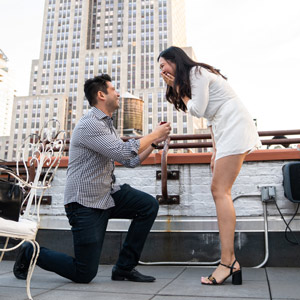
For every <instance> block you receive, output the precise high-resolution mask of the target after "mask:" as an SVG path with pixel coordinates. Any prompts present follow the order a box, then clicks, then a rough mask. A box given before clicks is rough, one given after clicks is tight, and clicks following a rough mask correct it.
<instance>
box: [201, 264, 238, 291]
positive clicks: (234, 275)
mask: <svg viewBox="0 0 300 300" xmlns="http://www.w3.org/2000/svg"><path fill="white" fill-rule="evenodd" d="M235 263H236V259H235V260H234V262H233V263H232V265H231V266H227V265H224V264H222V263H220V265H222V266H224V267H226V268H228V269H230V274H229V275H228V276H227V277H225V278H224V279H223V280H222V281H221V282H217V280H216V279H215V277H213V276H212V274H211V275H209V276H208V280H209V281H210V282H211V283H205V282H202V281H201V283H202V284H205V285H221V284H223V283H224V282H225V280H226V279H227V278H229V277H230V276H232V284H234V285H240V284H242V268H241V267H240V269H239V270H238V271H235V272H233V270H234V269H236V268H235V267H234V265H235Z"/></svg>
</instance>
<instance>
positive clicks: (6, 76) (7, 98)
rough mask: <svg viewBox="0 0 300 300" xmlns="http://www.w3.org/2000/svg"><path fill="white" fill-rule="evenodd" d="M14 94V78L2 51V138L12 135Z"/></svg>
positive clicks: (0, 118)
mask: <svg viewBox="0 0 300 300" xmlns="http://www.w3.org/2000/svg"><path fill="white" fill-rule="evenodd" d="M14 94H15V90H14V86H13V77H12V73H11V70H10V68H9V65H8V58H7V56H6V55H5V53H4V52H3V51H2V50H1V49H0V107H1V109H0V136H8V135H9V133H10V124H11V113H12V107H13V100H14Z"/></svg>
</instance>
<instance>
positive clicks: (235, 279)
mask: <svg viewBox="0 0 300 300" xmlns="http://www.w3.org/2000/svg"><path fill="white" fill-rule="evenodd" d="M242 281H243V280H242V270H239V271H236V272H233V273H232V284H234V285H241V284H242Z"/></svg>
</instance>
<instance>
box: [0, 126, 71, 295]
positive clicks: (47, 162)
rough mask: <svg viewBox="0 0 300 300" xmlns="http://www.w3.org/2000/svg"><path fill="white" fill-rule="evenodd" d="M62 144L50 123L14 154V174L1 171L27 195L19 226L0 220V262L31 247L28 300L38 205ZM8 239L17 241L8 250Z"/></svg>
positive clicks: (57, 130)
mask: <svg viewBox="0 0 300 300" xmlns="http://www.w3.org/2000/svg"><path fill="white" fill-rule="evenodd" d="M65 140H66V138H65V132H64V131H62V130H60V124H59V122H58V121H57V120H50V121H49V122H47V123H46V125H45V126H44V127H43V128H42V129H41V131H40V134H39V135H37V134H32V135H30V136H29V137H27V138H26V139H25V141H24V142H23V145H22V146H21V147H20V149H19V151H18V153H17V162H16V173H14V172H12V171H10V170H7V169H4V168H0V172H1V173H2V174H3V173H6V174H9V175H10V176H13V177H14V178H15V179H16V180H17V184H18V185H19V186H20V187H21V188H22V189H23V191H26V192H27V194H25V197H24V201H23V203H22V207H23V208H24V209H21V215H20V218H19V221H18V222H16V221H11V220H6V219H4V218H0V237H4V240H5V243H4V247H3V248H0V253H1V256H0V262H1V261H2V258H3V255H4V253H5V252H8V251H13V250H15V249H17V248H18V247H20V246H21V245H22V244H23V243H24V242H26V241H27V242H30V243H31V244H32V246H33V255H32V259H31V262H30V266H29V269H28V275H27V281H26V288H27V295H28V298H29V299H32V296H31V293H30V281H31V277H32V274H33V270H34V267H35V265H36V261H37V258H38V255H39V251H40V247H39V244H38V242H37V241H36V235H37V232H38V229H39V226H40V204H41V200H42V198H43V195H44V193H45V191H46V190H47V189H49V188H50V187H51V181H52V180H53V177H54V174H55V171H56V170H57V168H58V165H59V163H60V160H61V157H62V153H63V151H64V147H65ZM20 163H21V164H23V165H24V167H25V170H26V172H25V177H26V178H25V179H22V177H21V175H20V167H19V164H20ZM32 173H33V174H32ZM33 175H34V176H33ZM23 178H24V177H23ZM10 238H12V239H16V240H17V244H16V245H12V246H11V247H8V241H9V239H10Z"/></svg>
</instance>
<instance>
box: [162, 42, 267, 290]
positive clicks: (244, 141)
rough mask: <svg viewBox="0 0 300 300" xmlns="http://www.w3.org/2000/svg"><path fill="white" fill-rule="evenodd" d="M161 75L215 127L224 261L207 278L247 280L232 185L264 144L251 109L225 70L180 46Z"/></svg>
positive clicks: (173, 95) (185, 105) (211, 281)
mask: <svg viewBox="0 0 300 300" xmlns="http://www.w3.org/2000/svg"><path fill="white" fill-rule="evenodd" d="M158 61H159V65H160V69H161V75H162V77H163V79H164V81H165V82H166V83H167V85H168V86H167V91H166V98H167V100H168V101H169V102H170V103H172V104H173V105H174V106H175V108H176V109H177V110H182V111H184V112H186V111H189V113H190V114H191V115H193V116H195V117H198V118H201V117H205V118H206V119H207V121H208V124H207V125H208V127H209V128H210V131H211V136H212V143H213V154H212V159H211V170H212V174H213V175H212V183H211V192H212V196H213V198H214V201H215V205H216V210H217V217H218V226H219V233H220V241H221V263H220V264H219V266H218V267H217V268H216V270H215V271H214V272H213V273H212V274H211V275H210V276H208V277H202V278H201V282H202V284H207V285H216V284H222V283H223V282H224V281H225V280H226V279H227V278H228V277H230V276H232V283H233V284H242V270H241V266H240V264H239V263H238V261H237V260H236V258H235V253H234V232H235V224H236V216H235V209H234V206H233V201H232V198H231V188H232V185H233V183H234V181H235V179H236V177H237V176H238V174H239V172H240V169H241V167H242V164H243V161H244V159H245V156H246V155H247V154H248V153H250V152H251V151H252V150H254V149H256V148H258V147H259V146H261V142H260V140H259V137H258V134H257V130H256V127H255V125H254V122H253V120H252V118H251V116H250V115H249V113H248V111H247V110H246V108H245V107H244V105H243V104H242V102H241V101H240V100H239V98H238V97H237V95H236V94H235V92H234V91H233V90H232V88H231V87H230V85H229V84H228V82H227V78H226V77H225V76H223V75H222V74H221V73H220V71H219V70H217V69H214V68H213V67H212V66H210V65H207V64H203V63H198V62H195V61H193V60H192V59H190V58H189V57H188V56H187V55H186V53H185V52H184V51H183V50H182V49H180V48H178V47H169V48H168V49H166V50H164V51H163V52H161V53H160V55H159V57H158Z"/></svg>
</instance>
